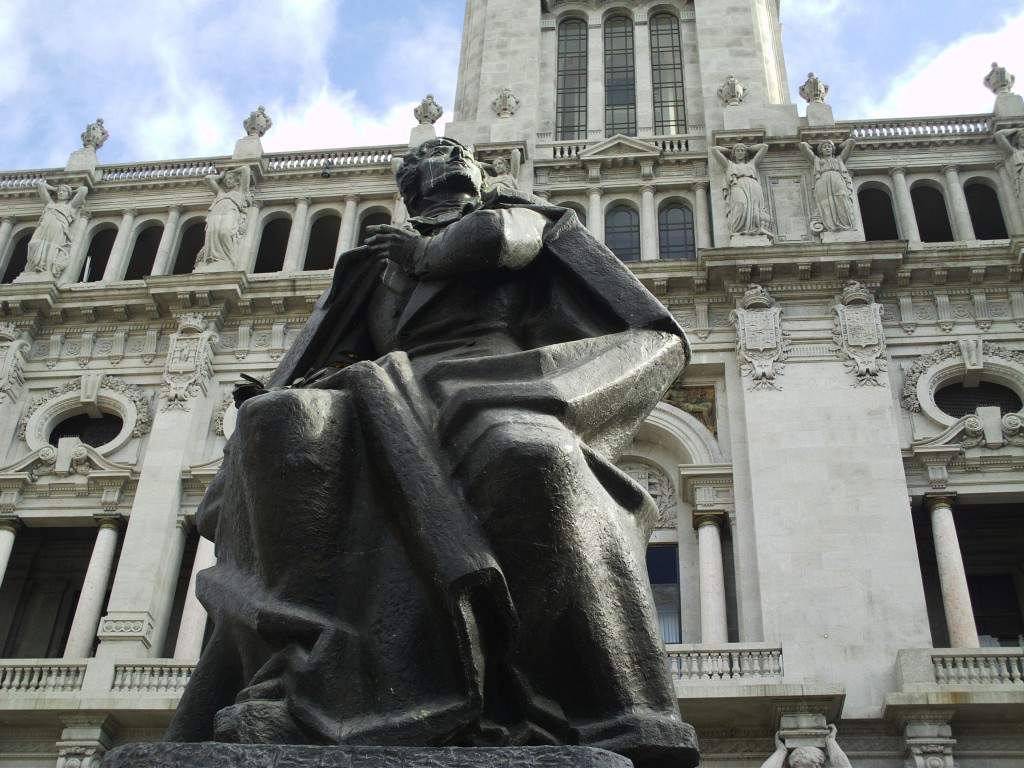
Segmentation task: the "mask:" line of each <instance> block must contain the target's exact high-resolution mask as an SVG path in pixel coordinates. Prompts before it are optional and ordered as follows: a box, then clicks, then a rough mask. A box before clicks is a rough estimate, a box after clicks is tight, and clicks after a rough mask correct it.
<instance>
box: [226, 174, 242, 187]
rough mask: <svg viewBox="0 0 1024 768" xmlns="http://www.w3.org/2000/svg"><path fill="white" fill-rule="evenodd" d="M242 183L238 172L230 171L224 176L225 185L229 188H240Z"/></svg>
mask: <svg viewBox="0 0 1024 768" xmlns="http://www.w3.org/2000/svg"><path fill="white" fill-rule="evenodd" d="M240 183H241V182H240V181H239V178H238V174H237V173H229V174H228V175H227V176H225V177H224V186H226V187H227V188H228V189H238V185H239V184H240Z"/></svg>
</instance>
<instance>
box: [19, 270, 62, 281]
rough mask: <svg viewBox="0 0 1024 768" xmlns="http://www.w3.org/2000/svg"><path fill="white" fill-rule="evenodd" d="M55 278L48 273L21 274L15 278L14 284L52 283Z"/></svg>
mask: <svg viewBox="0 0 1024 768" xmlns="http://www.w3.org/2000/svg"><path fill="white" fill-rule="evenodd" d="M55 280H56V278H55V277H54V276H53V275H52V274H51V273H49V272H22V273H21V274H20V275H18V276H17V277H16V278H14V282H16V283H52V282H54V281H55Z"/></svg>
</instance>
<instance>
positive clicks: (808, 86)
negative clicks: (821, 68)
mask: <svg viewBox="0 0 1024 768" xmlns="http://www.w3.org/2000/svg"><path fill="white" fill-rule="evenodd" d="M827 96H828V86H827V85H825V84H824V83H823V82H821V78H819V77H818V76H817V75H816V74H814V73H813V72H808V73H807V82H805V83H804V84H803V85H801V86H800V97H801V98H803V99H804V100H805V101H806V102H807V103H808V104H824V103H825V98H826V97H827Z"/></svg>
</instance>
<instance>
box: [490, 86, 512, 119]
mask: <svg viewBox="0 0 1024 768" xmlns="http://www.w3.org/2000/svg"><path fill="white" fill-rule="evenodd" d="M518 106H519V99H517V98H516V97H515V94H513V93H512V89H511V88H509V87H508V86H507V85H506V86H505V87H504V88H502V89H501V93H499V94H498V97H497V98H496V99H495V100H494V101H492V102H491V109H493V110H494V114H496V115H497V116H498V117H512V115H514V114H515V113H516V107H518Z"/></svg>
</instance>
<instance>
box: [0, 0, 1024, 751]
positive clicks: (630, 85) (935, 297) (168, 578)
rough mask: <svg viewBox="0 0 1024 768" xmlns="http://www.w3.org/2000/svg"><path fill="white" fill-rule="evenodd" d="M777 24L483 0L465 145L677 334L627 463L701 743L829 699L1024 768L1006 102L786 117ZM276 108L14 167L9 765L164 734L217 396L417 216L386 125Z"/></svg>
mask: <svg viewBox="0 0 1024 768" xmlns="http://www.w3.org/2000/svg"><path fill="white" fill-rule="evenodd" d="M778 11H779V9H778V1H777V0H629V1H628V2H627V1H626V0H623V1H622V2H613V1H611V0H468V2H467V10H466V17H465V31H464V37H463V47H462V59H461V66H460V71H459V82H458V92H457V93H458V95H457V100H456V104H455V105H454V113H455V120H454V122H453V123H452V124H450V125H449V126H448V128H447V133H448V135H451V136H453V137H455V138H457V139H460V140H462V141H463V142H466V143H469V144H472V145H474V147H475V149H476V153H477V156H478V157H479V158H480V159H482V160H484V161H487V162H491V163H493V162H494V161H496V160H498V159H499V158H502V159H504V160H505V162H506V165H507V166H509V168H508V169H498V172H499V174H500V175H504V176H506V179H505V183H512V182H511V181H509V178H513V179H514V182H515V183H516V184H517V185H518V186H519V188H521V189H523V190H525V191H532V192H533V193H534V194H537V195H540V196H543V197H545V198H547V199H549V200H550V201H551V202H553V203H557V204H560V205H566V206H569V207H572V208H574V209H575V210H576V211H577V212H578V214H579V215H580V217H581V219H583V220H584V221H585V223H586V225H587V226H588V227H589V228H590V229H591V230H592V231H593V232H594V233H595V234H596V235H597V236H598V237H600V238H603V239H604V240H605V241H606V242H607V243H608V244H609V245H610V246H611V247H612V248H613V250H615V251H616V253H617V254H619V255H620V257H621V258H623V259H624V260H627V261H629V262H630V266H631V267H632V268H633V269H634V270H635V272H636V274H637V275H638V276H639V277H640V279H641V280H642V281H643V282H644V283H645V284H646V285H647V286H648V287H649V288H650V289H651V291H652V292H653V293H654V294H655V295H656V296H658V297H659V298H660V299H661V300H662V301H663V302H664V303H665V304H666V305H667V306H668V307H669V308H670V309H671V310H672V311H673V312H674V313H675V314H676V316H677V317H678V318H679V320H680V322H681V323H682V324H683V326H684V327H686V328H687V330H688V333H689V335H690V339H691V342H692V344H693V348H694V362H693V365H692V366H691V367H690V368H688V369H687V371H686V374H685V376H684V378H683V380H682V381H680V382H678V383H677V385H676V386H674V387H673V389H672V390H671V391H670V392H669V393H668V395H666V398H665V402H663V403H662V404H660V405H659V406H658V408H657V409H656V410H655V411H654V413H653V414H652V415H651V416H650V418H649V419H648V421H647V423H646V425H645V426H644V428H643V430H642V431H641V433H640V434H639V435H638V436H637V438H636V440H635V442H634V445H633V447H632V448H631V450H630V451H629V452H628V454H627V455H626V456H624V457H623V459H622V464H623V466H624V467H626V468H628V469H629V471H630V472H631V473H633V475H634V476H635V477H637V478H639V479H643V480H645V481H646V482H647V483H648V484H649V487H650V489H651V491H652V493H654V494H655V496H656V497H657V499H658V501H659V504H660V506H661V508H662V510H663V513H664V514H663V519H662V525H661V527H660V529H659V530H658V531H657V533H656V534H655V536H654V539H653V540H652V542H651V549H650V554H649V566H650V571H651V575H652V581H654V582H655V583H654V590H655V593H656V598H657V602H658V606H659V614H660V616H661V619H662V628H663V633H664V636H665V639H666V648H667V653H668V661H669V664H670V666H671V669H672V673H673V675H674V677H675V680H676V688H677V691H678V695H679V702H680V707H681V709H682V712H683V715H684V717H685V719H687V720H688V721H689V722H691V723H693V724H694V725H695V726H696V727H697V729H698V733H699V735H700V738H701V746H702V752H703V755H704V759H703V762H704V764H707V765H717V766H723V767H725V766H730V767H732V766H735V767H737V768H739V767H743V768H747V767H750V768H753V767H755V766H760V765H761V763H762V762H763V761H764V760H765V759H766V758H767V757H768V756H769V754H771V752H772V750H773V749H774V743H773V736H774V734H775V732H776V731H777V730H778V729H780V728H781V729H782V735H783V737H784V739H785V741H786V744H787V746H791V747H792V746H796V745H798V744H802V743H820V742H821V740H822V738H823V736H824V733H825V724H826V723H835V724H836V725H837V727H838V742H839V744H840V745H841V746H842V748H843V749H844V750H845V752H846V754H847V755H848V757H849V758H850V760H851V762H852V764H853V765H855V766H886V767H888V766H892V767H893V768H895V767H896V766H903V765H906V766H915V767H917V766H920V767H922V768H923V767H924V766H927V767H928V768H952V766H953V765H954V764H955V763H956V764H959V765H960V766H961V768H974V767H975V766H1011V765H1020V764H1022V762H1024V735H1022V734H1024V650H1022V648H1021V645H1022V644H1024V428H1022V416H1021V408H1022V405H1021V403H1022V398H1024V283H1022V282H1021V277H1022V267H1024V138H1021V137H1022V136H1024V134H1018V133H1015V131H1016V130H1019V129H1024V101H1022V100H1021V98H1020V97H1019V96H1017V95H1015V94H1014V93H1012V90H1010V86H1011V85H1012V78H1010V77H1008V76H1007V74H1006V73H1005V72H1002V71H1000V70H998V69H994V70H993V71H992V72H990V73H989V76H988V77H986V78H985V85H987V86H989V87H990V89H991V90H993V92H994V107H993V111H992V112H991V113H986V114H981V115H966V116H963V115H961V116H951V117H950V116H945V117H936V118H927V119H916V118H915V119H899V118H894V119H891V120H884V121H857V120H852V121H847V120H835V119H834V117H833V115H832V111H831V108H830V107H829V106H828V105H827V104H826V103H824V94H825V93H826V92H827V87H826V86H824V85H823V84H822V83H821V82H820V81H819V80H817V78H813V77H812V78H809V79H808V82H807V84H806V85H805V87H804V89H803V94H804V95H805V98H806V99H807V100H808V104H807V105H806V106H805V107H804V106H803V105H801V106H800V107H799V108H798V106H797V105H794V104H791V103H790V102H789V97H788V92H789V90H788V88H787V85H786V73H785V67H784V62H783V59H782V51H781V33H780V27H779V24H778ZM983 64H984V63H979V66H983ZM984 74H985V73H984V71H983V70H982V71H979V81H980V80H981V78H982V76H983V75H984ZM978 87H982V84H981V82H979V85H978ZM418 117H419V118H420V122H421V124H420V125H419V126H417V127H416V128H414V129H413V131H412V138H411V140H412V141H419V140H421V139H422V138H425V137H429V136H432V135H433V133H434V129H433V126H432V124H431V118H432V117H433V118H434V119H436V113H435V112H433V111H432V110H431V109H430V104H429V103H428V104H425V109H423V110H421V111H420V113H419V115H418ZM268 122H269V121H268V120H266V115H265V114H263V113H262V109H261V110H257V112H254V113H253V115H252V116H251V117H250V120H248V121H246V132H247V134H248V135H247V136H246V137H245V138H243V139H242V140H240V141H239V143H238V145H237V146H236V148H235V151H234V153H233V155H232V156H224V157H214V158H193V159H188V160H154V161H146V162H139V163H134V164H129V165H117V166H111V165H104V164H103V163H101V162H99V160H98V157H97V150H98V149H99V148H100V146H101V145H102V143H103V140H104V138H105V135H106V133H105V130H104V129H103V126H102V124H101V123H99V122H98V123H96V124H93V125H91V126H90V127H89V129H87V131H86V133H85V134H83V145H84V146H83V148H82V149H80V150H77V151H76V152H74V153H73V154H72V155H71V157H70V159H69V162H68V165H67V167H66V168H64V169H41V170H36V171H21V172H12V173H4V172H0V274H2V275H3V284H2V286H0V435H2V436H3V439H2V442H0V575H2V582H0V656H2V658H0V765H4V766H24V767H26V768H28V767H29V766H31V767H32V768H36V766H38V767H39V768H42V767H43V766H54V765H56V766H58V767H59V768H60V767H64V768H80V766H90V765H93V764H94V761H95V760H97V759H98V756H99V755H101V754H102V753H103V752H104V751H105V750H106V749H108V748H110V747H111V746H114V745H117V744H120V743H125V742H129V741H138V740H155V739H159V738H160V736H161V734H162V731H163V728H164V726H165V725H166V723H167V722H168V720H169V717H170V713H171V711H172V710H173V708H174V706H175V703H176V701H177V698H178V696H179V695H180V691H181V690H182V688H183V686H184V684H185V682H186V681H187V679H188V676H189V674H190V670H191V667H192V665H193V664H194V662H195V659H196V658H197V656H198V654H199V652H200V649H201V646H202V640H203V634H204V630H205V626H206V617H205V614H204V613H203V610H202V608H201V606H199V605H198V603H197V602H196V601H195V600H194V598H193V597H192V593H191V585H192V581H193V579H194V575H195V573H196V572H197V571H198V570H200V569H202V568H203V567H205V566H207V565H209V564H210V563H211V562H212V560H213V558H214V552H213V546H212V544H211V543H210V542H208V541H205V540H200V539H199V537H198V536H197V534H196V533H195V532H194V530H193V524H192V519H193V517H194V513H195V509H196V505H197V503H198V501H199V499H200V498H201V496H202V493H203V490H204V488H205V487H206V485H207V483H208V482H209V480H210V478H211V477H212V475H213V473H214V472H215V471H216V468H217V465H218V462H219V459H220V455H221V451H222V448H223V445H224V442H225V439H226V437H225V436H226V435H229V434H230V432H231V428H232V425H233V414H234V409H233V406H230V405H229V403H230V390H231V388H232V385H233V383H234V382H235V381H236V380H237V379H238V376H239V374H240V373H246V374H249V375H251V376H257V377H258V376H265V375H266V374H268V373H269V372H270V371H271V370H272V369H273V367H274V366H275V365H276V361H277V360H278V359H279V358H280V357H281V354H282V352H283V351H284V350H285V349H287V347H288V345H289V343H290V342H291V341H292V339H293V338H294V337H295V335H296V334H297V332H298V330H299V329H300V328H301V326H302V324H303V322H304V320H305V318H306V316H307V315H308V313H309V310H310V308H311V306H312V303H313V302H314V301H315V300H316V298H317V296H318V295H319V294H320V292H321V291H322V290H323V289H324V288H325V286H326V285H327V284H328V282H329V280H330V267H331V265H332V264H333V260H334V258H335V256H336V255H337V254H338V253H340V252H342V251H344V250H346V249H347V248H349V247H352V246H353V245H355V244H356V243H358V242H359V241H360V240H361V232H362V231H363V229H364V228H365V227H366V226H367V225H369V224H373V223H380V222H382V221H383V222H386V221H390V220H400V219H401V217H402V216H403V215H404V212H403V210H402V208H401V205H400V203H398V201H397V198H396V194H395V192H396V190H395V185H394V181H393V176H392V164H393V161H394V160H395V159H396V158H398V157H400V156H401V154H402V152H403V151H404V150H405V147H404V146H394V147H370V148H357V149H327V150H321V149H315V150H310V151H308V152H298V153H285V154H268V153H265V152H263V151H262V148H261V146H260V136H261V135H262V133H263V132H264V131H265V130H266V129H267V127H268ZM848 139H853V140H854V144H853V145H852V147H851V145H849V144H847V143H846V142H847V140H848ZM826 140H827V141H830V142H832V146H833V148H834V154H832V155H828V150H827V149H825V150H823V149H822V148H821V145H822V144H823V143H825V142H826ZM1018 142H1019V143H1018ZM740 143H742V144H744V145H746V146H749V151H748V153H747V154H746V156H745V157H744V156H743V155H742V153H736V152H733V147H734V146H735V145H737V144H740ZM716 150H717V151H716ZM99 152H100V153H102V150H101V149H99ZM241 166H246V167H247V168H249V171H248V172H247V173H248V178H245V179H242V178H241V176H238V177H236V182H235V184H236V186H235V187H234V188H230V187H229V185H228V180H227V178H226V177H223V176H220V175H221V174H223V172H224V171H226V170H231V169H235V168H239V167H241ZM209 176H220V178H219V179H218V180H216V181H211V182H208V181H207V177H209ZM41 180H45V181H46V182H48V183H49V184H50V185H51V187H52V188H53V190H52V191H44V192H43V193H42V194H45V195H46V197H47V199H48V200H51V201H52V200H54V198H53V197H52V196H53V195H57V198H56V201H55V202H51V203H50V205H51V206H52V208H51V207H48V208H46V211H47V213H44V212H43V211H44V207H43V204H42V200H41V198H40V190H39V187H38V183H39V182H40V181H41ZM61 184H68V185H69V186H70V187H72V188H73V189H77V188H78V187H81V186H84V187H85V189H86V192H84V193H81V194H76V193H75V192H74V191H72V190H68V193H61V192H58V191H57V190H58V189H59V185H61ZM215 186H216V187H217V188H218V189H220V190H221V191H220V192H218V194H217V195H216V196H215V195H214V187H215ZM232 189H234V190H235V191H234V194H235V197H234V198H232V197H231V194H232ZM82 194H84V195H85V197H84V200H83V198H82ZM225 200H227V201H228V202H223V201H225ZM231 200H234V202H231ZM215 201H217V203H216V205H215V206H214V210H213V211H211V210H210V209H211V204H213V203H214V202H215ZM222 203H223V205H222ZM62 205H63V206H64V207H63V208H60V206H62ZM217 206H221V207H220V208H218V207H217ZM232 206H233V207H232ZM58 209H59V210H58ZM225 210H228V212H229V214H230V216H228V218H229V219H230V221H229V222H228V223H229V224H231V225H232V226H233V227H234V228H233V229H231V230H230V231H228V232H227V236H228V241H225V242H230V247H229V249H228V250H229V251H230V259H231V260H230V261H223V260H222V261H217V260H214V261H208V259H211V258H214V257H213V256H212V254H214V253H215V252H216V247H215V245H213V244H211V242H210V241H209V240H208V239H207V238H206V236H205V235H204V224H205V222H206V221H207V216H208V213H209V214H211V222H212V220H213V218H212V217H213V214H216V213H220V214H223V213H224V211H225ZM61 211H63V213H61ZM54 216H63V217H64V218H63V220H60V219H54V218H53V217H54ZM232 216H233V217H234V218H233V219H232V218H231V217H232ZM61 221H63V222H64V224H61ZM55 222H56V224H55ZM243 222H244V226H241V227H239V226H237V225H238V224H240V223H243ZM54 226H56V227H57V229H56V230H55V229H54ZM62 226H63V227H64V229H63V231H61V227H62ZM223 227H224V220H223V219H222V220H220V221H219V223H218V224H217V225H216V226H213V225H212V224H211V227H210V229H211V231H212V230H217V231H221V233H222V234H223V231H222V228H223ZM218 228H221V229H218ZM37 231H38V232H41V233H42V234H41V235H39V236H38V237H37V238H36V239H35V240H33V235H34V233H36V232H37ZM64 236H66V240H65V241H61V237H64ZM204 239H205V240H206V246H205V249H204ZM47 248H49V250H47ZM197 257H198V260H197ZM197 263H198V267H197V266H196V265H197ZM33 269H38V270H40V271H32V270H33ZM282 524H287V521H282ZM954 761H955V762H954Z"/></svg>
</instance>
